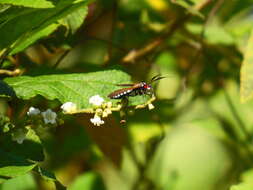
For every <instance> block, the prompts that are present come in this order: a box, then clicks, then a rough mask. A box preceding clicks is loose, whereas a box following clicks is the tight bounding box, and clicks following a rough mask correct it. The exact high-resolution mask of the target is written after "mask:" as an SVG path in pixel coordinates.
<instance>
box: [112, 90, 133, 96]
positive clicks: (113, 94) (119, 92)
mask: <svg viewBox="0 0 253 190" xmlns="http://www.w3.org/2000/svg"><path fill="white" fill-rule="evenodd" d="M132 90H133V88H121V89H119V90H115V91H114V92H112V93H111V94H109V95H108V97H109V98H112V97H114V96H116V95H118V94H121V93H124V92H126V91H130V92H131V91H132Z"/></svg>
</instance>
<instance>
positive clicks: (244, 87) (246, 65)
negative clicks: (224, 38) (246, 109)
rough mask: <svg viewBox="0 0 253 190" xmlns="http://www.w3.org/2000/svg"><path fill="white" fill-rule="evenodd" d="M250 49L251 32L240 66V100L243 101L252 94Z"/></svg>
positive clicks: (252, 40) (252, 57)
mask: <svg viewBox="0 0 253 190" xmlns="http://www.w3.org/2000/svg"><path fill="white" fill-rule="evenodd" d="M252 50H253V32H252V33H251V36H250V38H249V40H248V45H247V47H246V50H245V53H244V60H243V63H242V67H241V101H242V102H245V101H247V100H248V99H250V98H252V95H253V86H252V84H253V83H252V81H253V78H252V74H251V73H252V71H253V66H252V61H253V56H252Z"/></svg>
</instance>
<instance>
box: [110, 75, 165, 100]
mask: <svg viewBox="0 0 253 190" xmlns="http://www.w3.org/2000/svg"><path fill="white" fill-rule="evenodd" d="M163 78H165V77H163V76H160V75H156V76H154V77H153V78H152V79H151V81H150V84H148V83H146V82H139V83H135V84H117V86H124V87H128V88H121V89H119V90H116V91H114V92H112V93H110V94H109V95H108V97H109V98H111V99H123V98H127V97H129V96H137V95H143V94H148V95H151V94H153V87H152V86H151V83H153V82H155V81H157V80H161V79H163Z"/></svg>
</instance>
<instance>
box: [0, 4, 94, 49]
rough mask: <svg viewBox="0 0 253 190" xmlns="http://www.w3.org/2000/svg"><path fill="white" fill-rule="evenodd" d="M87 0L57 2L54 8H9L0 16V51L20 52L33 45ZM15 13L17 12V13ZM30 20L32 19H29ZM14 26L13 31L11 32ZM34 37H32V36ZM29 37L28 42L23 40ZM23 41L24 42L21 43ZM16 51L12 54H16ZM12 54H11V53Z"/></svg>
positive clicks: (81, 6)
mask: <svg viewBox="0 0 253 190" xmlns="http://www.w3.org/2000/svg"><path fill="white" fill-rule="evenodd" d="M88 2H89V1H88V0H82V1H78V3H77V2H74V1H73V0H65V1H59V3H57V4H56V6H55V7H54V8H47V9H30V8H22V9H19V10H17V8H15V7H14V8H11V9H10V10H7V12H8V14H6V13H5V12H3V13H1V14H0V17H2V15H3V17H4V19H2V18H1V20H2V24H0V36H1V39H2V40H1V41H0V50H2V49H5V48H11V49H13V48H15V47H16V46H19V47H16V48H17V49H18V51H21V50H22V48H26V47H27V46H28V45H30V44H32V43H34V42H35V41H36V40H38V39H39V38H41V37H44V36H47V35H49V34H50V33H51V32H53V31H54V30H55V29H56V26H55V25H53V24H57V22H58V21H60V20H61V19H64V18H65V17H67V16H68V15H69V14H71V13H73V12H76V11H78V10H79V9H80V8H81V9H82V8H83V7H84V6H86V5H87V3H88ZM17 11H19V12H18V13H17ZM31 18H32V19H31ZM13 26H15V28H16V29H15V30H13ZM33 35H34V36H33ZM28 36H29V38H30V39H29V40H25V41H24V39H26V38H27V37H28ZM23 41H24V42H23ZM22 42H23V43H24V44H23V43H22ZM17 49H16V50H14V52H17ZM12 53H13V52H12Z"/></svg>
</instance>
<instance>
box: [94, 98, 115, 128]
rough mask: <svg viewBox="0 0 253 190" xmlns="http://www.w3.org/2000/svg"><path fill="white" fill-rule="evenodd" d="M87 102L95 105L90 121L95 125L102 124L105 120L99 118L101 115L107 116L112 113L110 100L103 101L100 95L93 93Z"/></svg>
mask: <svg viewBox="0 0 253 190" xmlns="http://www.w3.org/2000/svg"><path fill="white" fill-rule="evenodd" d="M89 103H90V104H92V105H94V106H95V107H96V111H95V115H94V118H91V119H90V122H91V123H93V124H94V125H95V126H100V125H103V124H104V123H105V122H104V121H103V120H102V119H101V117H107V116H108V115H109V114H111V113H112V111H111V107H112V102H106V103H105V102H104V99H103V98H102V97H100V96H99V95H94V96H92V97H90V99H89Z"/></svg>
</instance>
